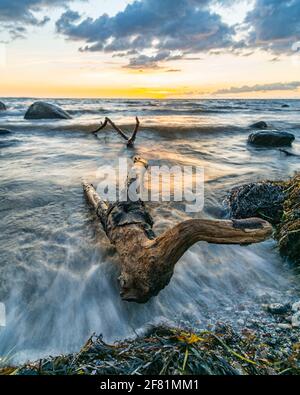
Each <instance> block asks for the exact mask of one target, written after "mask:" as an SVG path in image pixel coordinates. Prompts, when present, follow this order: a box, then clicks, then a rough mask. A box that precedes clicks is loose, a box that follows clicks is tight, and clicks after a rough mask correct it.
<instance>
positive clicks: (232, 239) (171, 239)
mask: <svg viewBox="0 0 300 395" xmlns="http://www.w3.org/2000/svg"><path fill="white" fill-rule="evenodd" d="M134 163H135V164H134V167H135V170H137V169H138V170H141V169H142V168H144V169H146V167H147V162H145V161H143V160H142V159H141V158H139V157H136V158H135V160H134ZM133 173H134V172H133ZM133 173H132V172H131V173H129V176H128V179H127V182H126V191H127V192H126V193H127V197H130V194H129V189H130V186H131V185H132V183H133V182H135V181H136V180H137V179H138V182H139V183H141V182H142V177H143V174H144V173H143V171H135V173H136V177H135V176H134V174H133ZM84 191H85V194H86V197H87V199H88V201H89V202H90V204H91V205H92V207H93V208H94V209H95V210H96V212H97V214H98V216H99V218H100V220H101V223H102V225H103V228H104V230H105V232H106V234H107V237H108V238H109V240H110V242H111V243H112V244H113V245H114V246H115V248H116V250H117V252H118V254H119V258H120V260H119V262H120V272H121V273H120V277H119V283H120V289H121V291H120V296H121V297H122V299H123V300H126V301H129V302H137V303H145V302H147V301H148V300H149V299H150V298H151V297H153V296H155V295H157V294H158V293H159V292H160V291H161V290H162V289H163V288H164V287H165V286H166V285H167V284H168V283H169V282H170V280H171V277H172V275H173V271H174V266H175V264H176V263H177V262H178V260H179V259H180V257H181V256H182V255H183V254H184V253H185V252H186V251H187V250H188V249H189V248H190V247H191V246H192V245H193V244H195V243H197V242H198V241H205V242H208V243H214V244H242V245H244V244H245V245H246V244H251V243H259V242H262V241H264V240H266V239H267V238H268V237H270V236H271V235H272V226H271V225H270V224H269V223H268V222H266V221H264V220H262V219H259V218H250V219H246V220H245V219H244V220H209V219H191V220H188V221H184V222H182V223H179V224H178V225H176V226H174V227H173V228H171V229H169V230H167V231H166V232H165V233H163V234H162V235H161V236H158V237H156V235H155V234H154V232H153V230H152V226H153V220H152V218H151V216H150V214H149V213H148V211H147V210H146V208H145V205H144V203H143V202H142V201H141V200H138V201H131V200H128V201H126V202H117V203H114V204H110V205H108V206H107V205H106V203H104V202H103V201H102V200H101V198H100V197H99V196H98V195H97V193H96V191H95V189H94V188H93V186H92V185H89V184H87V183H84Z"/></svg>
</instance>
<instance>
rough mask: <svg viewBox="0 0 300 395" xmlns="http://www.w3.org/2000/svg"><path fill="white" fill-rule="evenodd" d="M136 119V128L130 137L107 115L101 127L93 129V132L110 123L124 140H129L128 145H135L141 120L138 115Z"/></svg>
mask: <svg viewBox="0 0 300 395" xmlns="http://www.w3.org/2000/svg"><path fill="white" fill-rule="evenodd" d="M135 120H136V124H135V128H134V131H133V133H132V135H131V137H130V138H128V137H127V136H126V134H125V133H124V132H123V130H122V129H121V128H119V126H117V125H116V124H115V123H114V122H113V121H112V120H111V119H110V118H107V117H106V118H105V120H104V122H103V123H102V122H101V125H100V127H99V128H98V129H97V130H95V131H93V132H92V133H93V134H97V133H98V132H100V130H102V129H104V128H105V127H106V126H107V125H108V124H109V125H110V126H111V127H112V128H113V129H115V130H116V131H117V132H118V133H119V135H120V136H121V137H122V138H123V139H124V140H126V141H127V147H128V148H130V147H133V145H134V142H135V139H136V135H137V132H138V130H139V126H140V121H139V119H138V117H136V118H135Z"/></svg>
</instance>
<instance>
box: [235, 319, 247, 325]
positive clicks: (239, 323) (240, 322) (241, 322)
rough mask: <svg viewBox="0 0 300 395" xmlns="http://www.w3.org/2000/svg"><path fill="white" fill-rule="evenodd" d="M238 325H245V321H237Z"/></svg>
mask: <svg viewBox="0 0 300 395" xmlns="http://www.w3.org/2000/svg"><path fill="white" fill-rule="evenodd" d="M236 323H237V324H238V325H245V321H244V320H242V319H239V320H237V322H236Z"/></svg>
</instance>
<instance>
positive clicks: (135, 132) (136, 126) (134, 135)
mask: <svg viewBox="0 0 300 395" xmlns="http://www.w3.org/2000/svg"><path fill="white" fill-rule="evenodd" d="M135 120H136V124H135V129H134V131H133V133H132V136H131V138H130V139H129V140H128V143H127V147H132V146H133V145H134V142H135V139H136V135H137V132H138V130H139V127H140V121H139V119H138V117H136V118H135Z"/></svg>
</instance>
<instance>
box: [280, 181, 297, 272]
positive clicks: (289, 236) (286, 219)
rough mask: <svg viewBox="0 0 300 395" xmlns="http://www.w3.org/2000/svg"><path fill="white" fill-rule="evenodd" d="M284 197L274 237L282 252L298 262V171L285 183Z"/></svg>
mask: <svg viewBox="0 0 300 395" xmlns="http://www.w3.org/2000/svg"><path fill="white" fill-rule="evenodd" d="M285 189H286V199H285V200H284V204H283V215H282V218H281V222H280V224H279V226H278V227H277V233H276V237H277V239H278V243H279V248H280V251H281V253H282V254H284V255H285V256H288V257H289V258H290V259H291V260H292V261H294V262H296V263H297V264H300V173H299V174H297V175H296V176H295V177H294V178H292V179H291V180H290V181H288V182H287V183H285Z"/></svg>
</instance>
